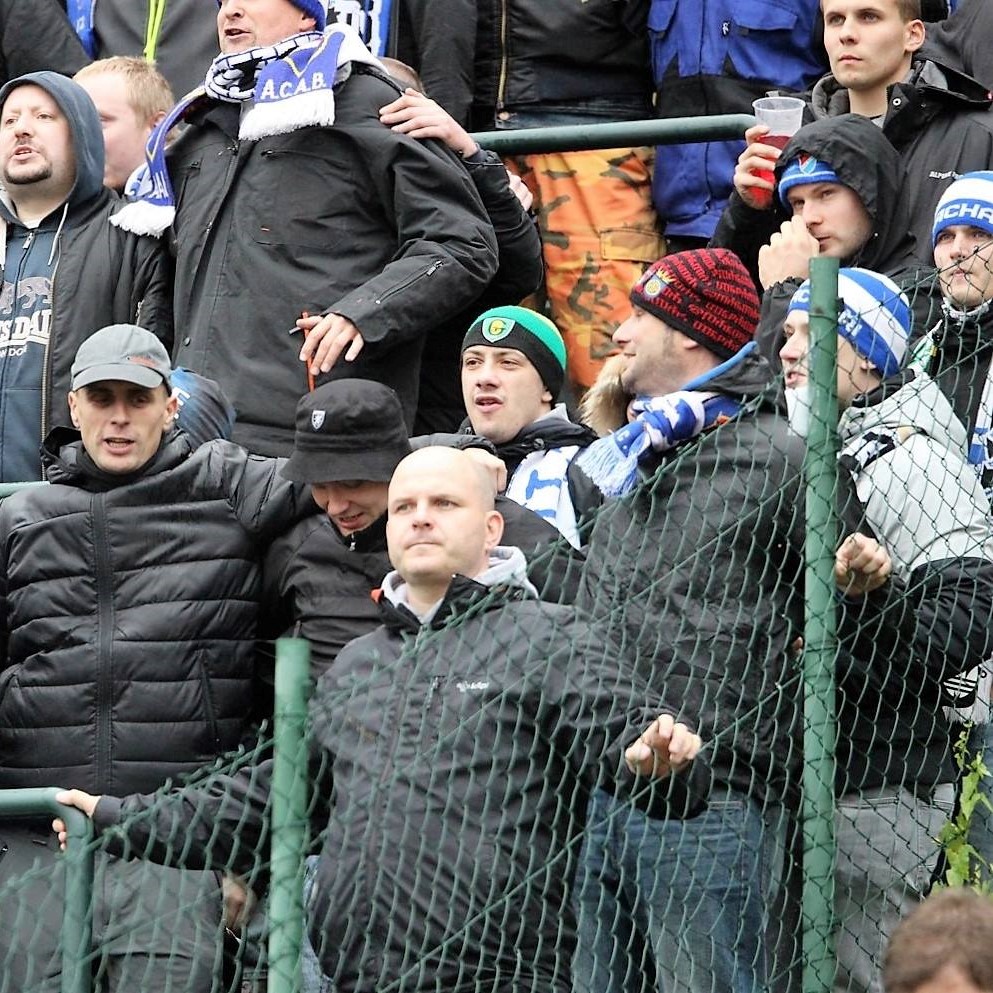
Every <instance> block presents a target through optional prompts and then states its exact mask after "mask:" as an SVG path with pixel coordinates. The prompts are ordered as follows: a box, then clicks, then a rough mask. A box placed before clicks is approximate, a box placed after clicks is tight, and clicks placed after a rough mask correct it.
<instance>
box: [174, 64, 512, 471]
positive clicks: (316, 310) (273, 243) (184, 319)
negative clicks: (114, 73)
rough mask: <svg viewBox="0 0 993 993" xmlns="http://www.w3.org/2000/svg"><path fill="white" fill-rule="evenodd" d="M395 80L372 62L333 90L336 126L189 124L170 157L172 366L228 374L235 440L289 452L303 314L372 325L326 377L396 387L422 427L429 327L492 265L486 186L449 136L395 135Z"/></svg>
mask: <svg viewBox="0 0 993 993" xmlns="http://www.w3.org/2000/svg"><path fill="white" fill-rule="evenodd" d="M397 94H398V89H397V87H396V85H395V84H393V83H391V82H389V81H388V80H387V79H386V77H384V76H381V75H379V74H377V73H375V72H373V71H372V70H370V69H369V67H366V66H354V67H353V71H352V74H351V76H350V77H349V78H348V79H347V80H346V81H345V82H344V83H342V84H340V85H339V86H337V87H336V89H335V115H336V119H335V124H334V126H333V127H331V128H316V127H312V128H302V129H300V130H297V131H293V132H291V133H290V134H283V135H276V136H273V137H269V138H263V139H261V140H260V141H246V142H239V140H238V137H237V134H238V122H239V109H240V108H239V107H237V106H234V105H212V106H208V107H206V108H203V109H201V110H200V112H199V113H198V114H194V115H193V116H192V118H191V123H190V127H189V128H188V129H187V130H186V131H185V132H184V133H183V135H182V136H181V137H180V138H178V139H177V141H176V143H175V145H174V146H173V148H172V149H171V151H170V153H169V171H170V175H171V177H172V181H173V186H174V189H175V193H176V197H177V201H176V203H177V207H176V220H175V224H174V228H173V235H174V241H175V250H176V287H175V307H176V325H177V327H179V328H180V329H181V331H180V334H179V335H178V336H177V341H176V350H175V355H174V358H175V364H176V365H181V366H185V367H186V368H189V369H192V370H193V371H194V372H198V373H200V374H201V375H203V376H207V377H208V378H210V379H214V380H216V381H217V382H218V383H219V384H220V385H221V388H222V389H223V390H224V392H225V393H226V394H227V396H228V398H229V399H230V400H231V402H232V403H233V405H234V407H235V410H236V411H237V421H236V424H235V428H234V433H233V435H232V438H233V440H234V441H236V442H238V443H239V444H243V445H245V446H246V447H247V448H249V449H250V450H252V451H255V452H260V453H262V454H266V455H288V454H289V453H290V452H291V450H292V446H293V424H294V413H295V410H296V403H297V400H298V399H299V398H300V397H301V396H302V395H303V394H304V393H306V392H307V389H308V382H307V368H306V366H305V365H304V364H303V363H302V362H301V361H300V360H299V358H298V355H299V352H300V348H301V345H302V340H301V336H300V335H299V334H291V333H290V329H291V328H293V327H294V321H295V320H296V319H297V318H298V317H299V316H300V313H301V311H307V312H308V313H310V314H312V315H313V314H322V313H329V312H332V311H333V312H334V313H337V314H341V315H342V316H344V317H347V318H348V319H349V320H350V321H352V322H353V323H354V324H355V325H356V326H357V327H358V329H359V331H360V332H361V334H362V336H363V338H364V340H365V347H364V348H363V349H362V352H361V353H360V355H359V356H358V358H357V359H355V361H353V362H346V361H345V360H344V359H343V358H342V359H341V360H339V361H338V362H336V363H335V365H334V367H333V369H332V371H331V372H330V373H329V374H328V375H327V376H320V377H318V385H319V384H320V383H321V382H325V381H327V380H330V379H337V378H352V377H358V378H364V379H373V380H376V381H378V382H382V383H385V384H386V385H387V386H390V387H392V388H393V389H394V390H395V391H396V393H397V395H398V396H399V398H400V401H401V403H402V404H403V407H404V414H405V416H406V418H407V422H408V426H410V425H412V424H413V418H414V410H415V407H416V403H417V383H418V377H419V370H420V359H421V350H422V347H423V341H424V336H425V334H427V333H428V332H429V331H430V329H431V327H433V326H434V324H435V323H436V322H438V321H441V320H444V319H445V318H446V317H448V316H449V315H451V314H454V313H456V312H457V311H459V310H460V309H462V308H463V307H465V306H467V305H468V304H469V303H470V302H471V301H472V300H473V299H475V298H476V297H477V296H478V295H479V294H480V293H481V292H482V290H483V289H484V288H485V286H486V284H487V283H488V282H489V281H490V279H491V278H492V277H493V274H494V273H495V272H496V240H495V238H494V235H493V229H492V227H491V225H490V223H489V221H488V220H487V218H486V214H485V212H484V210H483V207H482V204H481V203H480V200H479V196H478V194H477V193H476V190H475V188H474V186H473V184H472V181H471V180H470V179H469V177H468V175H467V174H466V172H465V170H464V169H463V168H462V166H461V165H460V164H459V163H458V162H457V161H456V160H455V158H454V155H453V154H452V153H451V152H449V151H448V150H447V149H445V148H444V147H443V146H442V145H441V144H440V143H438V142H434V141H419V140H416V139H412V138H408V137H406V136H405V135H399V134H395V133H394V132H392V131H391V130H390V129H389V128H387V127H385V126H384V125H382V124H381V123H380V122H379V108H380V107H382V106H384V105H385V104H387V103H390V102H391V101H392V100H395V99H396V97H397Z"/></svg>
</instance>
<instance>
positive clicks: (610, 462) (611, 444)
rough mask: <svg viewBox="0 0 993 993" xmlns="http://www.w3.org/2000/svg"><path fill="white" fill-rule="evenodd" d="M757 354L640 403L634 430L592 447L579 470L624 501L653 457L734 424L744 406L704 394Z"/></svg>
mask: <svg viewBox="0 0 993 993" xmlns="http://www.w3.org/2000/svg"><path fill="white" fill-rule="evenodd" d="M754 350H755V342H749V343H748V344H747V345H745V347H744V348H742V349H741V351H739V352H737V353H736V354H735V355H733V356H732V357H731V358H730V359H728V360H727V361H726V362H722V363H721V364H720V365H719V366H717V367H716V368H715V369H712V370H711V371H710V372H708V373H706V374H705V375H703V376H698V377H697V378H696V379H694V380H691V381H690V382H689V383H687V384H686V385H685V386H684V387H683V388H682V389H681V390H677V391H676V392H675V393H667V394H666V395H665V396H660V397H639V398H638V399H636V400H635V401H634V403H633V404H632V407H631V409H632V411H633V412H634V413H635V414H636V416H635V418H634V420H633V421H632V422H631V423H630V424H626V425H625V426H624V427H622V428H619V429H618V430H617V431H614V432H612V433H611V434H608V435H607V436H606V437H603V438H600V439H598V440H597V441H595V442H593V444H592V445H590V447H589V448H587V449H586V451H584V452H581V453H580V454H579V455H578V456H577V458H576V464H577V465H578V466H579V467H580V469H582V470H583V472H585V473H586V475H587V476H589V477H590V479H592V480H593V482H594V483H596V485H597V486H598V487H599V488H600V491H601V492H602V493H603V494H604V495H605V496H609V497H617V496H623V495H624V494H625V493H629V492H630V491H631V490H633V489H634V488H635V486H636V485H637V484H638V466H639V464H640V463H641V462H643V461H645V460H646V459H647V458H649V457H650V456H652V455H654V454H656V453H659V452H667V451H670V450H671V449H673V448H676V447H677V446H679V445H681V444H683V443H684V442H687V441H690V440H691V439H693V438H695V437H697V435H699V434H702V433H703V432H704V431H706V430H708V429H709V428H712V427H716V426H717V425H719V424H724V423H725V422H727V421H730V420H732V419H733V418H735V417H737V416H738V414H739V413H741V406H742V405H741V404H740V403H739V402H738V401H737V400H734V399H732V398H731V397H729V396H726V395H724V394H723V393H714V392H707V391H706V390H702V389H701V387H705V386H706V385H707V383H709V382H712V381H713V380H714V379H716V378H717V377H718V376H720V375H721V374H723V373H725V372H727V371H728V370H729V369H731V368H733V367H734V366H736V365H737V364H738V363H739V362H741V361H742V360H743V359H744V358H745V356H746V355H748V354H749V353H751V352H752V351H754Z"/></svg>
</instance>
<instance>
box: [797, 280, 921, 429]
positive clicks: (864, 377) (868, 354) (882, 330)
mask: <svg viewBox="0 0 993 993" xmlns="http://www.w3.org/2000/svg"><path fill="white" fill-rule="evenodd" d="M838 296H839V298H840V300H841V303H842V307H841V310H840V312H839V313H838V335H839V336H840V338H841V342H839V347H838V405H839V406H840V407H841V408H845V407H847V406H848V405H849V404H850V403H851V402H852V400H853V399H854V398H855V397H856V396H859V395H860V394H862V393H867V392H869V391H870V390H872V389H875V388H876V387H877V386H878V385H879V384H880V382H882V380H883V379H885V378H887V377H888V376H892V375H894V374H895V373H896V372H898V371H899V369H900V364H901V363H902V362H903V357H904V355H905V354H906V351H907V339H908V338H909V337H910V328H911V324H912V320H913V316H912V314H911V310H910V304H909V303H908V301H907V297H906V296H905V295H904V294H903V293H902V292H901V290H900V287H899V286H897V285H896V283H894V282H893V280H892V279H890V278H889V277H888V276H884V275H882V274H881V273H878V272H872V271H870V270H869V269H856V268H848V269H841V270H839V272H838ZM784 330H785V332H786V342H785V344H784V345H783V347H782V348H781V349H780V351H779V357H780V359H781V360H782V363H783V375H784V378H785V385H786V402H787V408H788V409H789V411H790V424H791V426H792V427H793V428H794V430H795V431H796V432H797V433H798V434H801V435H805V434H806V425H807V423H808V419H809V393H808V383H807V375H808V368H807V356H808V352H809V346H810V337H809V331H810V280H809V279H808V280H806V281H805V282H803V283H802V284H801V286H800V288H799V289H798V290H797V291H796V293H794V294H793V299H792V300H791V301H790V306H789V313H788V314H787V316H786V322H785V325H784Z"/></svg>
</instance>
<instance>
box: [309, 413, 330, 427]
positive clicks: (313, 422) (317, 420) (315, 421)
mask: <svg viewBox="0 0 993 993" xmlns="http://www.w3.org/2000/svg"><path fill="white" fill-rule="evenodd" d="M326 414H327V411H324V410H312V411H311V412H310V426H311V427H312V428H313V429H314V430H315V431H320V430H321V425H322V424H323V423H324V417H325V415H326Z"/></svg>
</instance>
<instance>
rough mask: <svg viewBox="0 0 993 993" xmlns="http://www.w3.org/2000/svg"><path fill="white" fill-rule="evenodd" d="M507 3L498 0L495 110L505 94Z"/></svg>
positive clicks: (501, 102) (501, 108)
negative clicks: (498, 31) (498, 66)
mask: <svg viewBox="0 0 993 993" xmlns="http://www.w3.org/2000/svg"><path fill="white" fill-rule="evenodd" d="M507 3H508V0H500V78H499V80H498V81H497V110H498V111H500V110H503V107H504V103H503V101H504V97H505V96H506V95H507V20H508V14H507Z"/></svg>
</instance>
